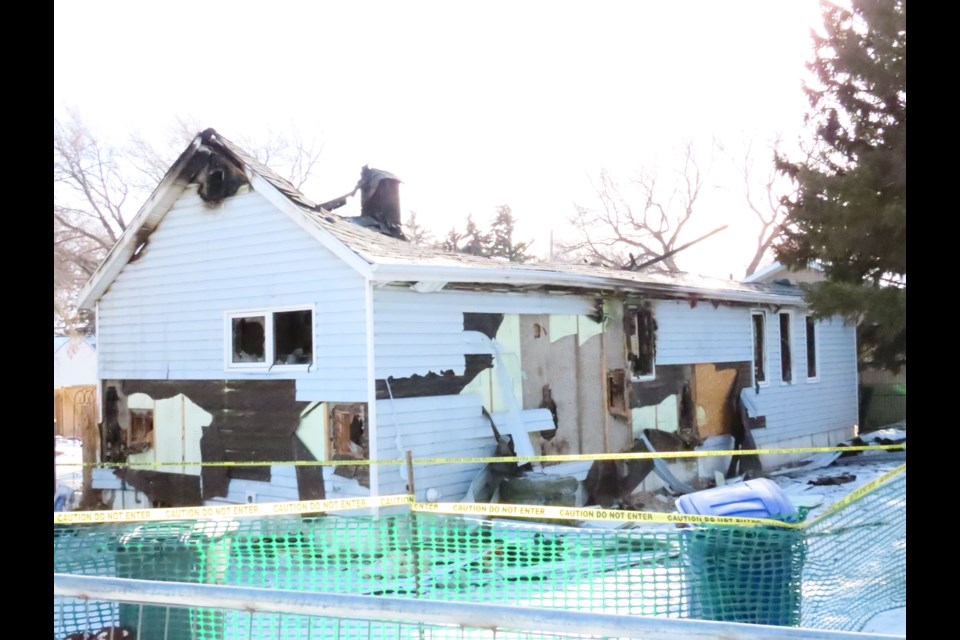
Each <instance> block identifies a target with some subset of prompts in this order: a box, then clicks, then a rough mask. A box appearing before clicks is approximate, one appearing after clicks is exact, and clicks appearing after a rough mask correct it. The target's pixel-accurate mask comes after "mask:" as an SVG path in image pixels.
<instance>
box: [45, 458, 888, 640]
mask: <svg viewBox="0 0 960 640" xmlns="http://www.w3.org/2000/svg"><path fill="white" fill-rule="evenodd" d="M905 490H906V474H905V473H901V474H899V475H898V476H895V477H894V478H893V479H892V480H890V481H888V482H886V483H885V484H883V485H882V486H881V487H880V488H879V489H877V490H875V491H873V492H871V493H869V494H867V495H866V496H865V497H863V498H862V499H860V500H858V501H856V502H854V503H852V504H850V505H848V506H846V507H845V508H843V509H841V510H839V511H836V512H834V513H831V514H829V515H828V516H826V517H824V518H822V519H819V520H816V521H813V522H811V523H809V524H810V526H809V527H807V528H803V529H786V528H779V527H755V528H743V527H729V526H683V527H678V526H676V525H672V524H669V525H668V524H643V525H637V526H636V527H635V528H618V529H609V528H594V527H574V526H563V525H556V524H540V523H531V522H522V521H515V520H483V519H473V518H465V517H459V516H446V515H438V514H427V513H415V514H411V513H398V514H394V515H389V516H384V515H381V516H380V517H379V518H374V517H370V516H342V515H318V516H276V517H271V518H259V519H242V518H241V519H236V520H233V521H189V522H172V523H170V522H163V523H160V522H148V523H141V524H96V525H69V526H68V525H57V526H55V528H54V534H55V535H54V571H55V572H59V573H72V574H79V575H101V576H104V575H105V576H117V577H128V578H140V579H149V580H168V581H180V582H192V583H206V584H221V585H239V586H248V587H265V588H276V589H293V590H304V591H319V592H333V593H341V594H364V595H387V596H394V597H403V598H419V599H430V600H443V601H467V602H477V603H495V604H512V605H518V606H532V607H543V608H557V609H567V610H579V611H591V612H598V613H620V614H638V615H653V616H670V617H681V618H700V619H710V620H725V621H734V622H747V623H762V624H775V625H792V626H796V625H802V626H805V627H812V628H824V629H841V630H858V629H859V628H860V626H861V625H862V623H863V622H864V621H865V620H866V619H867V618H868V617H869V616H870V615H873V614H875V613H877V612H879V611H883V610H885V609H889V608H892V607H896V606H902V605H904V604H905V598H906V566H905V556H906V526H905V524H906V493H905ZM110 624H120V625H123V626H127V627H130V628H133V629H140V630H141V637H144V638H151V637H158V638H163V637H166V638H170V639H175V638H186V639H190V640H214V639H215V640H227V639H229V640H233V639H234V638H237V639H239V638H251V637H252V638H277V639H278V640H279V639H281V638H308V637H312V638H317V637H353V636H351V633H353V631H351V630H354V631H356V630H357V629H359V628H360V627H359V626H357V625H360V626H362V632H361V631H357V633H359V634H360V636H362V637H378V636H379V632H371V630H370V629H369V628H368V627H367V626H366V623H361V622H356V621H353V622H350V621H336V620H329V619H319V618H315V619H311V618H306V617H303V616H282V617H281V616H279V615H272V614H266V613H258V614H250V613H248V612H240V611H223V610H214V609H203V608H195V609H175V608H170V609H166V608H157V607H142V608H141V607H139V606H137V605H118V604H115V603H95V602H83V601H72V600H69V599H66V598H55V603H54V625H55V637H57V638H64V637H65V636H66V635H68V634H69V633H72V632H76V631H80V630H95V629H96V628H100V627H103V626H107V625H110ZM331 625H339V626H338V628H337V630H336V632H337V635H332V634H331V628H332V627H331ZM344 625H346V626H344ZM349 625H354V626H356V629H354V627H351V626H349ZM376 625H379V623H375V626H376ZM385 629H386V627H385ZM383 633H384V634H386V635H384V636H383V637H395V636H394V635H392V633H393V632H388V630H384V631H383ZM360 636H356V637H360Z"/></svg>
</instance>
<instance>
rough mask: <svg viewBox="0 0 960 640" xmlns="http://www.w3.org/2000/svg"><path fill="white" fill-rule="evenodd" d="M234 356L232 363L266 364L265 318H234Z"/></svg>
mask: <svg viewBox="0 0 960 640" xmlns="http://www.w3.org/2000/svg"><path fill="white" fill-rule="evenodd" d="M231 324H232V333H233V355H232V357H231V359H230V361H231V362H234V363H241V362H266V326H267V320H266V317H265V316H246V317H242V318H233V321H232V323H231Z"/></svg>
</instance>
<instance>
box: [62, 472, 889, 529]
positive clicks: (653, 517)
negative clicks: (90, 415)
mask: <svg viewBox="0 0 960 640" xmlns="http://www.w3.org/2000/svg"><path fill="white" fill-rule="evenodd" d="M906 470H907V465H906V464H903V465H900V466H899V467H897V468H896V469H893V470H891V471H889V472H887V473H885V474H884V475H882V476H880V477H879V478H876V479H875V480H872V481H870V482H868V483H867V484H865V485H863V486H862V487H860V488H858V489H856V490H855V491H852V492H851V493H850V494H849V495H847V496H846V497H844V498H843V499H842V500H840V501H838V502H836V503H835V504H833V505H832V506H830V508H829V509H827V510H826V511H824V512H823V513H822V514H820V515H818V516H817V517H816V518H814V519H813V520H810V521H808V522H801V523H791V522H781V521H779V520H773V519H770V518H739V517H732V516H706V515H696V514H684V513H661V512H651V511H628V510H619V509H600V508H590V507H557V506H549V505H524V504H485V503H461V502H416V501H415V500H414V497H413V496H412V495H406V494H400V495H392V496H381V497H375V498H371V497H367V498H334V499H331V500H301V501H294V502H267V503H258V504H232V505H217V506H206V507H171V508H164V509H123V510H110V511H69V512H56V513H54V514H53V522H54V524H88V523H113V522H148V521H159V520H201V519H206V518H237V517H243V516H275V515H290V514H303V513H320V512H330V511H343V510H348V509H370V508H374V507H394V506H402V505H409V506H410V509H411V511H417V512H422V513H441V514H449V515H481V516H499V517H514V518H551V519H555V520H600V521H608V522H646V523H657V524H710V525H724V526H736V527H759V526H765V527H781V528H787V529H803V528H806V527H810V526H812V525H814V524H815V523H817V522H818V521H820V520H822V519H823V518H825V517H826V516H828V515H830V514H832V513H834V512H836V511H838V510H840V509H842V508H844V507H846V506H848V505H850V504H851V503H853V502H856V501H857V500H860V499H861V498H863V497H864V496H866V495H867V494H869V493H871V492H873V491H876V490H877V489H878V488H879V487H880V486H881V485H883V484H885V483H886V482H887V481H888V480H890V479H891V478H893V477H895V476H897V475H899V474H901V473H906Z"/></svg>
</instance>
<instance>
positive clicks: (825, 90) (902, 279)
mask: <svg viewBox="0 0 960 640" xmlns="http://www.w3.org/2000/svg"><path fill="white" fill-rule="evenodd" d="M821 6H822V11H823V18H824V29H823V33H822V34H819V35H818V34H814V50H815V57H814V60H813V61H812V62H811V63H810V64H809V68H810V70H811V72H812V73H813V75H814V78H815V80H814V82H812V83H811V84H809V85H808V86H807V87H806V91H807V94H808V96H809V98H810V105H811V110H810V113H809V114H808V115H807V122H808V124H810V125H811V126H812V127H813V128H814V130H815V132H816V146H815V148H814V149H813V150H812V151H811V152H810V153H809V155H808V157H807V158H806V159H804V160H803V161H800V162H791V161H788V160H786V159H784V158H778V159H777V164H778V167H779V168H780V169H781V170H782V171H783V172H784V173H785V174H787V175H789V176H790V177H792V178H793V179H794V180H795V181H796V183H797V186H798V191H797V195H796V197H795V198H793V199H790V200H788V201H786V202H785V204H786V205H787V208H788V213H787V221H786V224H785V227H784V232H783V235H782V237H781V239H780V241H779V243H778V245H777V246H776V253H777V258H778V259H779V260H780V261H781V262H783V263H784V264H786V265H787V266H788V267H791V268H794V269H802V268H804V267H805V266H807V265H808V264H809V263H811V262H814V261H816V262H818V263H819V264H820V265H821V266H822V267H823V269H824V273H825V275H826V282H823V283H820V284H817V285H811V286H809V287H808V300H809V301H810V303H811V305H812V308H813V310H814V312H815V313H816V314H818V315H822V316H826V315H832V314H834V313H840V314H843V315H844V316H845V317H847V318H849V319H852V320H856V321H857V322H858V325H859V330H858V335H859V339H860V350H861V357H862V361H865V362H868V363H870V364H873V365H876V366H887V367H892V368H897V367H899V365H901V364H903V363H905V362H906V297H907V289H906V275H907V262H906V213H907V205H906V194H907V188H906V143H907V136H906V126H907V92H906V77H907V74H906V53H907V35H906V0H850V2H849V8H845V6H838V5H835V4H833V3H831V2H828V1H826V0H824V1H823V2H822V5H821Z"/></svg>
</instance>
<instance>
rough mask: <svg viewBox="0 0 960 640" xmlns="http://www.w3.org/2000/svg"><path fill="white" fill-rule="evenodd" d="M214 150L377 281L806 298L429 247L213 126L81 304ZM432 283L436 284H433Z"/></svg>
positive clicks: (758, 299)
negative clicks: (309, 190) (278, 167)
mask: <svg viewBox="0 0 960 640" xmlns="http://www.w3.org/2000/svg"><path fill="white" fill-rule="evenodd" d="M211 155H213V156H216V157H218V158H220V159H221V160H225V161H227V162H229V163H230V164H231V165H232V166H233V168H234V169H235V170H238V171H240V172H242V173H243V175H244V176H245V177H246V179H247V180H248V181H249V183H250V185H251V187H252V188H253V189H254V190H255V191H257V192H258V193H260V194H261V195H263V196H264V197H266V198H267V199H268V200H269V201H271V202H272V203H273V204H274V205H276V206H277V207H278V208H280V209H281V210H282V211H283V212H284V213H286V214H287V215H288V216H290V217H291V218H293V219H294V221H296V222H297V223H298V224H299V225H300V226H301V227H303V228H304V229H306V230H307V231H309V232H310V233H311V235H313V236H314V237H315V238H316V239H317V240H319V241H320V242H321V243H322V244H323V245H324V246H326V247H327V248H328V249H330V250H332V251H333V252H334V253H335V254H337V255H338V256H339V257H341V258H342V259H343V260H344V261H345V262H347V263H348V264H350V265H351V266H352V267H353V268H354V269H356V270H357V271H358V272H360V273H361V274H362V275H363V276H364V277H365V278H367V279H368V280H370V281H372V282H375V283H388V282H410V283H425V284H426V286H427V288H428V289H430V288H437V289H438V288H441V287H443V286H450V287H453V288H463V287H466V286H470V285H479V286H484V287H487V288H490V287H496V286H498V285H500V286H503V287H507V288H514V289H530V288H540V289H549V290H561V291H562V290H568V291H569V290H574V291H580V292H583V291H620V292H631V291H633V292H643V293H647V294H654V295H660V296H664V297H683V298H694V299H704V300H728V301H736V302H745V303H768V304H789V305H802V304H804V303H803V292H802V291H801V290H800V289H799V288H798V287H795V286H790V285H783V284H760V283H743V282H736V281H731V280H721V279H716V278H708V277H704V276H695V275H692V274H688V273H683V272H676V273H662V272H660V273H657V272H652V271H627V270H620V269H610V268H606V267H600V266H592V265H586V264H564V263H548V262H538V263H527V264H520V263H513V262H507V261H504V260H499V259H495V258H484V257H480V256H472V255H468V254H462V253H453V252H448V251H442V250H438V249H432V248H428V247H422V246H418V245H414V244H411V243H409V242H406V241H404V240H399V239H397V238H393V237H390V236H387V235H385V234H383V233H380V232H378V231H376V230H374V229H370V228H366V227H364V226H361V225H359V224H356V223H355V222H354V221H352V219H349V218H345V217H343V216H340V215H338V214H335V213H332V212H330V211H327V210H326V209H323V208H322V207H321V206H320V205H318V204H316V203H314V202H313V201H312V200H310V199H309V198H307V197H306V196H305V195H304V194H303V193H301V192H300V191H299V190H298V189H297V188H296V187H294V186H293V185H292V184H291V183H290V182H289V181H287V180H286V179H284V178H283V177H281V176H280V175H279V174H277V173H276V172H275V171H273V170H272V169H270V168H269V167H267V166H266V165H264V164H263V163H262V162H260V161H259V160H257V159H256V158H254V157H253V156H251V155H249V154H248V153H247V152H245V151H244V150H243V149H241V148H240V147H238V146H237V145H235V144H234V143H233V142H231V141H230V140H227V139H226V138H224V137H223V136H221V135H220V134H218V133H217V132H216V131H214V130H213V129H206V130H204V131H203V132H201V133H199V134H198V135H197V137H196V138H194V140H193V141H192V142H191V143H190V145H189V146H188V147H187V149H186V150H185V151H184V152H183V153H182V154H181V155H180V157H179V158H178V159H177V160H176V162H174V164H173V165H172V166H171V168H170V169H169V170H168V171H167V174H166V175H165V176H164V178H163V180H162V181H161V182H160V184H159V185H158V186H157V188H156V189H155V190H154V192H153V194H151V196H150V198H149V199H148V200H147V202H146V203H145V204H144V206H143V207H142V208H141V210H140V211H139V212H138V214H137V215H136V217H135V218H134V219H133V220H132V221H131V223H130V225H128V227H127V230H126V231H125V232H124V234H123V235H122V236H121V238H120V240H119V241H118V242H117V244H116V245H115V246H114V247H113V249H111V251H110V253H109V254H108V255H107V257H106V259H105V260H104V262H103V264H101V265H100V267H99V268H98V270H97V271H96V272H95V273H94V275H93V276H92V277H91V279H90V280H89V281H88V282H87V284H86V285H85V286H84V288H83V290H82V291H81V292H80V296H79V306H80V308H87V309H89V308H92V307H93V305H94V304H95V302H96V300H97V299H99V298H100V296H102V295H103V293H104V292H105V291H106V290H107V289H108V288H109V286H110V284H111V283H112V282H113V280H114V279H115V278H116V277H117V275H119V273H120V271H121V270H122V269H123V267H124V266H125V265H126V263H127V262H128V261H130V260H131V259H132V258H134V256H135V255H136V253H137V249H138V247H140V246H141V245H142V244H143V243H144V242H146V240H147V239H148V238H149V235H150V233H152V232H153V230H154V229H156V227H157V226H158V225H159V223H160V221H161V220H162V219H163V216H164V215H165V214H166V212H167V211H168V210H169V209H170V208H171V207H172V206H173V203H174V202H175V201H176V199H177V198H178V197H179V196H180V194H181V193H182V192H183V190H184V189H185V188H186V187H187V185H188V184H190V183H191V182H195V181H196V178H197V175H198V173H199V172H200V171H201V170H202V166H203V162H204V160H205V159H209V158H210V157H211ZM429 285H434V286H433V287H430V286H429Z"/></svg>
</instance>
